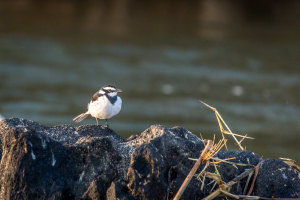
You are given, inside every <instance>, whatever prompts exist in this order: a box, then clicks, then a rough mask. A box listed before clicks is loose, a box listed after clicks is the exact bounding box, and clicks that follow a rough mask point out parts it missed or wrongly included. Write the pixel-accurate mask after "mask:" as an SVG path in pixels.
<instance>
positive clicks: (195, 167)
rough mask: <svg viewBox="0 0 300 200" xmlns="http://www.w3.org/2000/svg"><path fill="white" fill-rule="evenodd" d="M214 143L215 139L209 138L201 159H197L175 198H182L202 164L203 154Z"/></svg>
mask: <svg viewBox="0 0 300 200" xmlns="http://www.w3.org/2000/svg"><path fill="white" fill-rule="evenodd" d="M212 145H213V141H211V140H208V141H207V144H206V146H205V148H204V149H203V151H202V153H201V155H200V157H199V159H198V160H197V162H196V163H195V165H194V167H193V168H192V169H191V171H190V173H189V174H188V176H187V177H186V178H185V180H184V182H183V183H182V185H181V187H180V188H179V190H178V192H177V194H176V196H175V197H174V200H179V199H180V197H181V196H182V194H183V192H184V190H185V189H186V187H187V186H188V184H189V183H190V181H191V179H192V178H193V176H194V174H195V173H196V171H197V169H198V167H199V166H200V164H201V162H202V157H203V155H204V154H205V153H206V152H207V151H208V150H209V149H210V148H211V147H212Z"/></svg>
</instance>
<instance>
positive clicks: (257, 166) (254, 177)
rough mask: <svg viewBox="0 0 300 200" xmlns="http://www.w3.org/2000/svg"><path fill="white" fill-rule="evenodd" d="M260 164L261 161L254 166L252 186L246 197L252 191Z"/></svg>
mask: <svg viewBox="0 0 300 200" xmlns="http://www.w3.org/2000/svg"><path fill="white" fill-rule="evenodd" d="M261 162H262V161H260V162H259V163H258V164H257V165H256V166H255V171H254V176H253V180H252V184H251V187H250V189H249V192H248V193H247V195H250V194H251V192H252V190H253V187H254V183H255V180H256V176H257V174H258V170H259V167H260V165H261Z"/></svg>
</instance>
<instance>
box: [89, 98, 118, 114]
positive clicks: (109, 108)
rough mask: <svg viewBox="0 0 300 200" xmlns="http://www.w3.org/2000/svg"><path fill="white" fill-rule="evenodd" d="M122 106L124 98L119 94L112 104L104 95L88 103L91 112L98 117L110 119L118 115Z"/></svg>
mask: <svg viewBox="0 0 300 200" xmlns="http://www.w3.org/2000/svg"><path fill="white" fill-rule="evenodd" d="M121 107H122V99H121V98H120V97H119V96H118V97H117V100H116V101H115V103H114V104H112V103H111V102H110V101H109V100H108V99H107V98H106V97H105V96H104V95H103V96H101V97H99V98H98V100H96V101H93V102H92V101H91V102H90V103H89V105H88V110H89V113H90V114H91V115H92V116H93V117H95V118H98V119H109V118H112V117H113V116H115V115H117V114H118V113H119V112H120V110H121Z"/></svg>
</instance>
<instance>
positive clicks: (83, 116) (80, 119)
mask: <svg viewBox="0 0 300 200" xmlns="http://www.w3.org/2000/svg"><path fill="white" fill-rule="evenodd" d="M89 114H90V113H89V111H87V112H85V113H82V114H80V115H78V116H77V117H75V118H74V119H73V121H74V122H81V121H82V120H84V119H85V118H86V117H87V116H88V115H89Z"/></svg>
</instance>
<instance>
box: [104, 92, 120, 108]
mask: <svg viewBox="0 0 300 200" xmlns="http://www.w3.org/2000/svg"><path fill="white" fill-rule="evenodd" d="M105 96H106V98H107V99H108V100H109V102H110V103H111V104H112V105H115V103H116V101H117V98H118V95H116V96H114V97H111V96H109V95H108V94H107V93H105Z"/></svg>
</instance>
